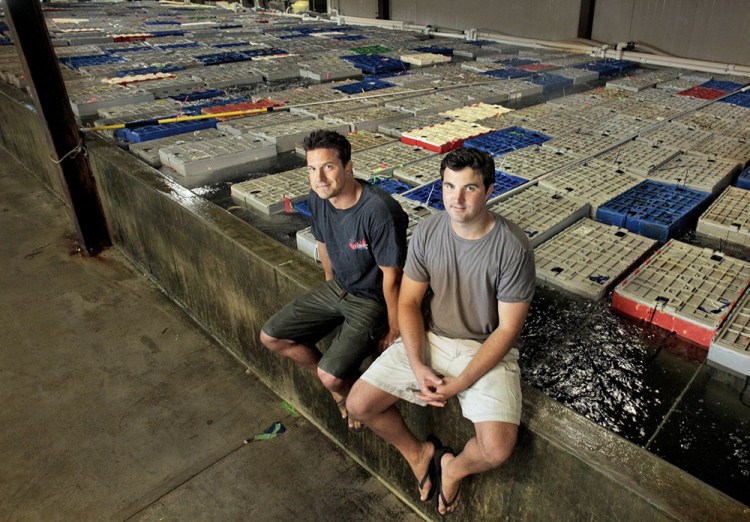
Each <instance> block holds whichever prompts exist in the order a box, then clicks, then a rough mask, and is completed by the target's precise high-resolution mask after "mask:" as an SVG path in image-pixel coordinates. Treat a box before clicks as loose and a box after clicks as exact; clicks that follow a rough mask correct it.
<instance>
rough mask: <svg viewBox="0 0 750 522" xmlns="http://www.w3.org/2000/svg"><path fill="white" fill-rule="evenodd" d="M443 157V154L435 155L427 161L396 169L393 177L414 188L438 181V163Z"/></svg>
mask: <svg viewBox="0 0 750 522" xmlns="http://www.w3.org/2000/svg"><path fill="white" fill-rule="evenodd" d="M444 157H445V154H436V155H434V156H431V157H429V158H427V159H423V160H420V161H417V162H414V163H410V164H408V165H404V166H403V167H398V168H396V169H395V170H394V171H393V175H394V177H395V178H396V179H399V180H401V181H403V182H404V183H408V184H410V185H413V186H415V187H417V186H419V185H426V184H427V183H430V182H432V181H435V180H436V179H440V162H441V161H443V158H444Z"/></svg>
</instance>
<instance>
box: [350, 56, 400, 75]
mask: <svg viewBox="0 0 750 522" xmlns="http://www.w3.org/2000/svg"><path fill="white" fill-rule="evenodd" d="M341 59H342V60H346V61H347V62H349V63H351V64H352V65H354V67H356V68H357V69H361V70H362V71H363V72H365V73H368V74H378V73H383V72H388V71H406V70H407V69H409V64H408V63H405V62H402V61H401V60H396V59H394V58H388V57H387V56H382V55H380V54H354V55H348V56H341Z"/></svg>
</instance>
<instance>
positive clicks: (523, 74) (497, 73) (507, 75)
mask: <svg viewBox="0 0 750 522" xmlns="http://www.w3.org/2000/svg"><path fill="white" fill-rule="evenodd" d="M482 74H483V75H484V76H490V77H492V78H498V79H501V80H511V79H518V78H528V77H530V76H531V75H532V74H534V73H532V72H531V71H524V70H523V69H518V68H516V67H506V68H504V69H493V70H491V71H487V72H484V73H482Z"/></svg>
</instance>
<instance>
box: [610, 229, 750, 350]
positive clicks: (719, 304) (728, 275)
mask: <svg viewBox="0 0 750 522" xmlns="http://www.w3.org/2000/svg"><path fill="white" fill-rule="evenodd" d="M748 280H750V263H747V262H745V261H740V260H739V259H734V258H731V257H729V256H726V255H724V254H723V253H722V252H715V251H712V250H711V249H708V248H700V247H697V246H693V245H688V244H686V243H681V242H679V241H675V240H671V241H670V242H669V243H667V244H666V245H665V246H664V247H663V248H661V249H660V250H658V251H657V252H656V253H655V254H654V255H653V256H651V257H650V258H649V259H648V260H647V261H646V262H645V263H644V264H643V265H641V266H640V267H639V268H637V269H636V271H635V272H634V273H633V274H632V275H631V276H629V277H627V278H626V279H625V280H624V281H623V282H622V283H620V284H619V285H618V286H617V288H616V289H615V292H614V295H613V297H612V308H613V309H615V310H617V311H618V312H620V313H623V314H625V315H628V316H630V317H634V318H636V319H641V320H645V321H647V322H649V323H653V324H655V325H657V326H660V327H662V328H665V329H667V330H669V331H671V332H674V333H676V334H677V335H678V336H679V337H682V338H684V339H688V340H690V341H693V342H694V343H697V344H699V345H700V346H703V347H705V348H708V347H709V345H710V342H711V339H712V338H713V337H714V335H715V334H716V331H717V330H718V328H719V326H720V324H721V322H722V321H723V320H724V319H725V318H726V316H727V315H728V314H729V312H730V311H731V309H732V307H733V306H734V305H735V303H736V302H737V301H738V300H739V298H740V296H741V295H742V293H743V292H744V291H745V288H746V287H747V284H748Z"/></svg>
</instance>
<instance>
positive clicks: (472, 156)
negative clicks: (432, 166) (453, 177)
mask: <svg viewBox="0 0 750 522" xmlns="http://www.w3.org/2000/svg"><path fill="white" fill-rule="evenodd" d="M466 167H469V168H470V169H472V170H473V171H474V172H476V173H477V174H481V176H482V181H483V182H484V189H485V190H489V189H490V187H492V186H493V185H494V184H495V161H494V160H493V159H492V156H490V155H489V154H487V153H486V152H482V151H481V150H477V149H472V148H465V149H456V150H454V151H452V152H449V153H448V154H446V155H445V157H444V158H443V161H441V162H440V179H441V180H442V179H443V175H444V173H445V169H446V168H448V169H451V170H452V171H459V170H463V169H465V168H466Z"/></svg>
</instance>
